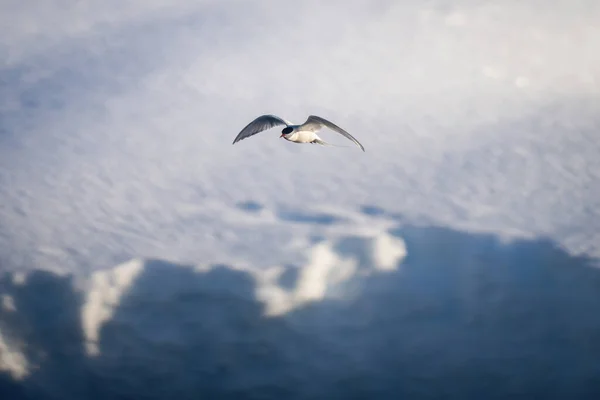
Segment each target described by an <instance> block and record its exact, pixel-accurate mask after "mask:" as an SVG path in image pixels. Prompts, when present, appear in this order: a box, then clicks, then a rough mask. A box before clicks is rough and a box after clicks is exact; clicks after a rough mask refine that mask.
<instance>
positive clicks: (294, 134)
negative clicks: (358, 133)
mask: <svg viewBox="0 0 600 400" xmlns="http://www.w3.org/2000/svg"><path fill="white" fill-rule="evenodd" d="M278 125H285V128H283V130H282V131H281V135H280V136H279V137H280V138H284V139H285V140H287V141H290V142H294V143H313V144H320V145H322V146H333V145H332V144H330V143H327V142H325V141H324V140H323V139H321V138H320V137H319V136H318V135H317V132H318V131H320V130H321V129H322V128H323V127H326V128H329V129H331V130H332V131H335V132H337V133H339V134H341V135H343V136H344V137H346V138H347V139H350V140H351V141H352V142H354V144H356V145H357V146H358V147H360V149H361V150H362V151H365V148H364V147H363V145H362V144H360V142H359V141H358V140H356V139H355V138H354V137H353V136H352V135H351V134H349V133H348V132H346V131H345V130H343V129H342V128H340V127H339V126H337V125H336V124H334V123H333V122H330V121H328V120H326V119H325V118H321V117H318V116H316V115H310V116H309V117H308V118H307V119H306V121H305V122H304V123H303V124H300V125H295V124H293V123H291V122H290V121H287V120H285V119H283V118H279V117H278V116H276V115H272V114H266V115H261V116H260V117H257V118H256V119H255V120H254V121H252V122H250V123H249V124H248V125H246V127H245V128H244V129H242V130H241V132H240V133H239V134H238V135H237V136H236V137H235V139H234V140H233V143H232V144H236V143H237V142H239V141H240V140H244V139H246V138H249V137H250V136H253V135H256V134H257V133H259V132H262V131H265V130H267V129H271V128H273V127H275V126H278Z"/></svg>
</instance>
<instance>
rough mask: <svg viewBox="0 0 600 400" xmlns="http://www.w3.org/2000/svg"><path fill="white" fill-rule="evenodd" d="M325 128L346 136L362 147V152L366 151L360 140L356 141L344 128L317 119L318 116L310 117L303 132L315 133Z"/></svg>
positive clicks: (304, 125) (322, 119) (303, 126)
mask: <svg viewBox="0 0 600 400" xmlns="http://www.w3.org/2000/svg"><path fill="white" fill-rule="evenodd" d="M323 127H327V128H329V129H331V130H332V131H335V132H337V133H339V134H341V135H343V136H345V137H346V138H347V139H350V140H351V141H353V142H354V144H356V145H357V146H358V147H360V149H361V150H362V151H365V148H364V147H363V145H362V144H360V142H359V141H358V140H356V139H355V138H354V136H352V135H351V134H349V133H348V132H346V131H345V130H343V129H342V128H340V127H339V126H337V125H336V124H334V123H333V122H330V121H327V120H326V119H325V118H321V117H317V116H316V115H311V116H309V117H308V119H307V120H306V122H305V123H303V124H302V129H303V130H308V131H313V132H316V131H318V130H320V129H321V128H323Z"/></svg>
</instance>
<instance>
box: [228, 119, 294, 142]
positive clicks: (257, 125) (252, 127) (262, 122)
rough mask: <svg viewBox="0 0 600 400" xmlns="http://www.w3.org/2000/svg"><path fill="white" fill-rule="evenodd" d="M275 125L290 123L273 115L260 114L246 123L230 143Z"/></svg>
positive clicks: (287, 124)
mask: <svg viewBox="0 0 600 400" xmlns="http://www.w3.org/2000/svg"><path fill="white" fill-rule="evenodd" d="M277 125H286V126H289V125H292V123H291V122H289V121H286V120H284V119H282V118H279V117H277V116H275V115H270V114H269V115H261V116H260V117H258V118H256V119H255V120H254V121H252V122H250V123H249V124H248V125H246V127H245V128H244V129H242V131H241V132H240V133H238V135H237V136H236V137H235V139H234V141H233V143H232V144H236V143H237V142H239V141H240V140H244V139H246V138H247V137H250V136H252V135H256V134H257V133H259V132H262V131H265V130H267V129H270V128H273V127H274V126H277Z"/></svg>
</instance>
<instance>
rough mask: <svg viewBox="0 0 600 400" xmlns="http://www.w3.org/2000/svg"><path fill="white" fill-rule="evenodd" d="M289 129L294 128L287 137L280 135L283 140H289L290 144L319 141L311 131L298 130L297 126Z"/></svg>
mask: <svg viewBox="0 0 600 400" xmlns="http://www.w3.org/2000/svg"><path fill="white" fill-rule="evenodd" d="M291 128H294V130H293V131H292V133H289V134H287V135H281V137H282V138H284V139H285V140H289V141H290V142H294V143H312V142H314V141H315V140H321V138H320V137H319V136H317V134H316V133H314V132H311V131H303V130H300V126H298V125H296V126H291Z"/></svg>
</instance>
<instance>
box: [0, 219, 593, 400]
mask: <svg viewBox="0 0 600 400" xmlns="http://www.w3.org/2000/svg"><path fill="white" fill-rule="evenodd" d="M591 262H592V260H589V259H586V258H582V257H574V256H571V255H569V254H568V253H566V252H565V251H563V250H561V249H560V248H558V247H557V246H555V245H554V244H553V243H552V242H550V241H548V240H544V239H514V240H510V241H507V240H505V239H501V238H498V237H495V236H493V235H488V234H475V233H465V232H458V231H454V230H451V229H446V228H441V227H433V226H410V225H403V224H397V225H396V226H395V227H393V228H390V229H388V230H386V231H384V232H380V233H379V234H377V235H372V236H368V235H366V236H362V237H361V236H356V235H349V236H343V235H342V236H339V237H338V238H336V239H326V240H325V239H322V240H315V242H314V244H313V246H312V247H311V248H310V249H308V250H307V257H306V262H305V263H304V264H302V265H297V266H291V265H290V266H273V267H268V266H265V267H264V268H256V269H253V268H247V267H236V266H233V265H209V266H206V265H181V264H174V263H170V262H168V261H165V260H140V259H137V260H131V261H130V262H127V263H124V264H122V265H119V266H116V267H114V268H112V269H107V270H103V271H97V272H95V273H94V274H93V275H91V276H90V277H89V279H87V280H86V281H84V282H81V283H75V282H74V281H73V279H72V278H71V277H70V276H61V275H57V274H54V273H50V272H43V271H33V272H30V273H27V274H21V275H19V274H7V275H5V276H4V277H3V278H2V280H1V281H0V285H1V286H0V291H1V295H2V298H3V308H2V311H1V314H0V324H1V325H0V332H1V340H0V349H1V351H2V352H1V353H0V354H1V357H0V360H1V364H0V365H1V366H2V368H3V370H4V374H3V375H2V377H1V378H0V390H1V391H2V392H3V393H8V394H9V397H8V398H11V399H12V398H15V399H19V398H35V399H47V398H48V399H49V398H63V399H81V398H88V399H105V398H120V399H129V398H131V399H133V398H148V399H152V398H157V399H158V398H175V397H176V398H180V399H197V398H236V399H246V398H248V399H258V398H260V399H271V398H272V399H280V398H297V399H304V398H414V399H420V398H439V397H440V396H445V397H446V398H462V399H467V398H473V399H475V398H484V397H485V398H507V397H509V396H517V395H520V396H528V397H543V398H565V397H569V398H575V397H577V398H580V399H581V398H590V399H591V398H594V396H597V395H598V394H599V393H600V382H599V381H598V380H597V376H598V375H599V373H600V367H599V366H598V363H597V362H596V361H597V359H596V357H595V354H597V347H598V344H599V343H600V336H599V335H600V334H599V332H600V316H599V315H598V313H597V310H598V307H599V306H600V298H599V297H598V296H597V293H598V291H599V290H600V271H598V270H597V269H596V268H593V267H592V266H591Z"/></svg>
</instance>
